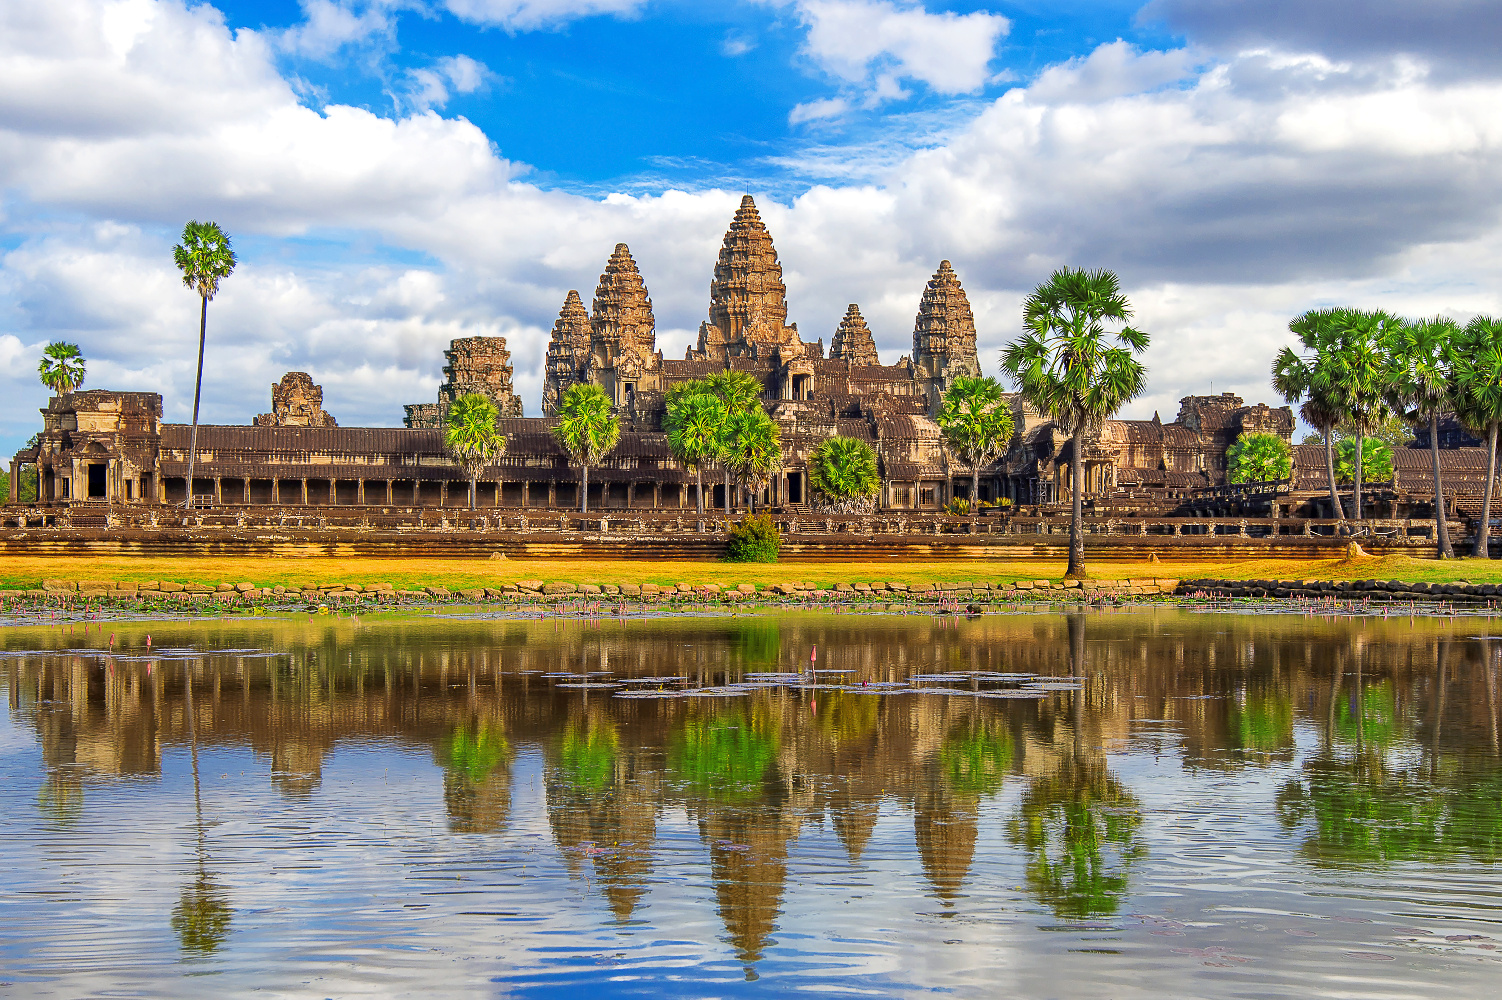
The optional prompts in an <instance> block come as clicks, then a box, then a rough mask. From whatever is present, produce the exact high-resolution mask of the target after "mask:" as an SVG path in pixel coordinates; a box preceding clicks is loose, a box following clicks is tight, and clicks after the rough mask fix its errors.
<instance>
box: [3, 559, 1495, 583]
mask: <svg viewBox="0 0 1502 1000" xmlns="http://www.w3.org/2000/svg"><path fill="white" fill-rule="evenodd" d="M1091 572H1092V575H1094V576H1095V577H1097V578H1100V579H1110V580H1119V579H1127V578H1137V577H1159V578H1163V577H1167V578H1173V579H1196V578H1200V577H1219V578H1226V579H1279V580H1297V579H1320V580H1360V579H1380V580H1409V581H1420V580H1422V581H1427V582H1431V583H1438V582H1449V581H1455V580H1468V581H1470V582H1472V583H1496V582H1502V560H1497V561H1486V560H1472V559H1461V560H1454V561H1444V562H1441V561H1437V560H1430V559H1411V558H1409V557H1406V556H1390V557H1385V558H1366V559H1356V560H1336V559H1323V560H1307V561H1296V560H1288V559H1268V560H1255V561H1244V562H1215V561H1187V560H1186V561H1182V562H1181V561H1176V560H1172V559H1165V560H1164V561H1163V562H1160V563H1145V562H1131V563H1107V562H1096V563H1093V564H1092V565H1091ZM1063 573H1064V563H1063V562H1062V561H1053V560H1037V561H1032V560H1018V561H1006V562H1001V561H988V560H966V561H944V562H907V561H904V562H900V563H899V562H897V561H896V560H893V561H892V562H828V563H781V564H778V565H762V564H747V563H712V562H649V561H639V560H618V561H613V562H602V561H599V560H520V559H518V560H499V559H497V560H478V559H374V558H343V557H331V558H307V559H250V558H214V557H203V558H156V559H153V558H145V559H142V558H120V557H93V556H80V557H76V558H74V557H27V556H22V557H14V558H9V559H6V560H5V562H4V565H3V566H0V586H4V587H6V588H32V587H37V586H40V585H41V582H42V581H43V580H50V579H57V580H73V581H80V580H120V581H134V582H142V581H146V580H173V581H177V582H179V583H213V584H217V583H239V582H242V581H243V582H249V583H254V584H256V585H257V586H275V585H277V584H284V585H288V586H310V585H318V584H332V583H359V584H365V583H377V582H384V583H391V584H393V585H395V586H396V587H398V588H418V587H425V586H447V587H482V586H492V587H493V586H499V585H500V584H503V583H514V582H516V581H517V580H543V581H560V582H567V583H616V584H620V583H658V584H663V583H688V584H701V583H718V584H728V585H734V584H739V583H750V584H756V585H757V586H765V585H768V584H773V583H787V582H794V581H806V582H808V583H813V584H818V585H822V586H828V585H831V584H833V583H836V582H840V581H845V582H850V583H857V582H863V581H864V582H870V581H874V580H885V581H889V582H893V583H909V584H911V583H944V582H953V581H960V580H971V581H978V580H986V581H990V582H993V583H995V582H1004V581H1012V580H1035V579H1036V580H1041V579H1058V578H1059V577H1061V576H1062V575H1063Z"/></svg>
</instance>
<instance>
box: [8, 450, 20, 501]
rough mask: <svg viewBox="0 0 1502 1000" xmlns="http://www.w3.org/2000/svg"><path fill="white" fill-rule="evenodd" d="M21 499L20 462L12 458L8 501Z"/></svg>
mask: <svg viewBox="0 0 1502 1000" xmlns="http://www.w3.org/2000/svg"><path fill="white" fill-rule="evenodd" d="M20 500H21V463H20V462H18V461H16V460H15V459H14V458H12V459H11V460H10V502H11V503H19V502H20Z"/></svg>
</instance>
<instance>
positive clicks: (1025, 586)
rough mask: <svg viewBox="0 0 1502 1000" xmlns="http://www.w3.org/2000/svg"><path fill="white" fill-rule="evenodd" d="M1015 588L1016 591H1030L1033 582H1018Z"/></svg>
mask: <svg viewBox="0 0 1502 1000" xmlns="http://www.w3.org/2000/svg"><path fill="white" fill-rule="evenodd" d="M1016 587H1017V589H1018V590H1032V589H1033V581H1031V580H1018V581H1017V583H1016Z"/></svg>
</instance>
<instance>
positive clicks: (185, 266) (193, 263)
mask: <svg viewBox="0 0 1502 1000" xmlns="http://www.w3.org/2000/svg"><path fill="white" fill-rule="evenodd" d="M172 262H173V263H174V264H176V265H177V269H178V270H179V271H181V272H182V275H183V284H184V285H186V286H187V287H188V288H191V289H193V291H195V292H197V293H198V294H199V295H200V296H202V297H203V300H204V301H205V302H207V301H209V300H210V299H212V298H213V297H214V296H215V295H216V294H218V292H219V282H221V281H223V280H224V279H225V278H228V277H229V276H230V274H231V273H232V272H233V271H234V270H235V264H236V260H235V251H234V249H233V248H232V247H231V246H230V241H229V235H228V234H227V233H225V231H224V230H222V229H220V228H219V225H218V223H214V222H198V221H197V220H194V221H192V222H189V223H188V224H187V225H186V226H184V227H183V238H182V242H181V243H179V244H178V245H177V246H175V247H173V248H172Z"/></svg>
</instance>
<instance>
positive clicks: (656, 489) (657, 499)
mask: <svg viewBox="0 0 1502 1000" xmlns="http://www.w3.org/2000/svg"><path fill="white" fill-rule="evenodd" d="M11 482H15V480H14V479H12V480H11ZM661 506H662V484H661V483H657V482H654V483H653V484H652V509H653V510H656V509H657V508H659V507H661Z"/></svg>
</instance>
